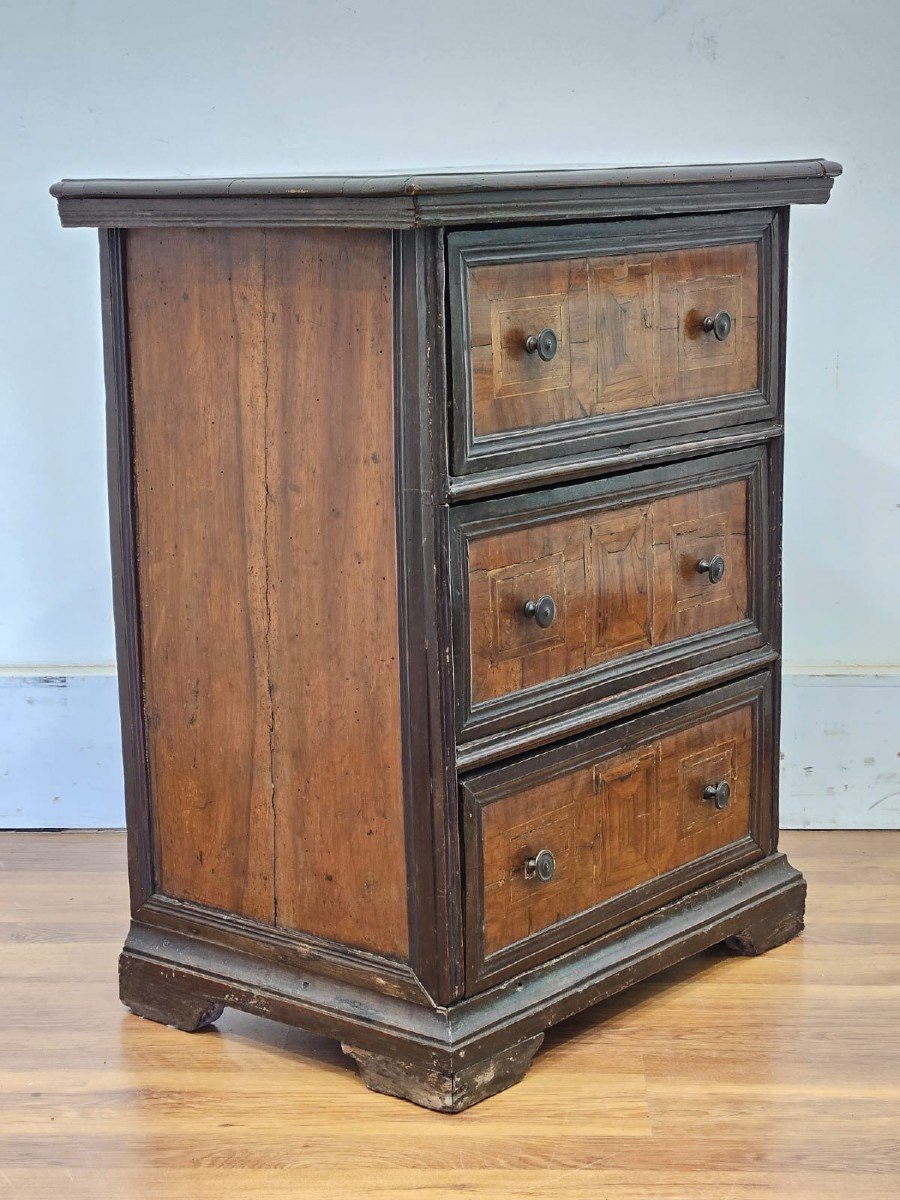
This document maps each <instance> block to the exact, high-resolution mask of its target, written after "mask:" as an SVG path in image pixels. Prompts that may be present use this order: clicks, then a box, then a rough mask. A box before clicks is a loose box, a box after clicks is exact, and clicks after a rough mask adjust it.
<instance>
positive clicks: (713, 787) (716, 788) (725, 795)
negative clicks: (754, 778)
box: [703, 779, 731, 808]
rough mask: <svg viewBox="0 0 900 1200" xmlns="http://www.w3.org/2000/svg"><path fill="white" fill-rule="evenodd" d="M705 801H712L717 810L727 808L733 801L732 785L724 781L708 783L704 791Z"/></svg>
mask: <svg viewBox="0 0 900 1200" xmlns="http://www.w3.org/2000/svg"><path fill="white" fill-rule="evenodd" d="M703 799H704V800H712V802H713V803H714V804H715V806H716V808H727V807H728V804H729V801H730V800H731V785H730V784H729V783H728V782H727V781H726V780H724V779H721V780H719V782H718V783H708V784H707V785H706V787H705V788H704V789H703Z"/></svg>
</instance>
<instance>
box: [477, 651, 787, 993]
mask: <svg viewBox="0 0 900 1200" xmlns="http://www.w3.org/2000/svg"><path fill="white" fill-rule="evenodd" d="M771 693H772V677H771V675H770V674H769V673H766V674H762V675H753V676H750V677H749V678H747V679H740V680H738V681H736V682H734V683H730V684H727V685H725V686H724V687H721V688H718V689H716V690H715V691H712V692H705V693H702V694H701V695H698V696H693V697H691V698H689V699H687V700H682V701H680V702H678V703H676V704H672V705H671V706H669V707H668V708H664V709H662V710H655V711H652V712H649V713H646V714H644V715H642V716H639V717H635V718H634V719H633V720H630V721H626V722H624V723H623V724H620V725H616V726H615V727H614V728H611V729H603V730H600V731H599V732H595V733H590V734H588V735H587V736H585V737H582V738H579V739H577V740H576V741H574V742H567V743H563V744H561V745H557V746H554V747H552V748H551V749H549V750H544V751H542V752H540V753H538V754H534V755H531V756H529V757H526V758H520V759H516V760H514V761H513V762H511V763H506V764H504V765H502V766H499V767H491V768H490V769H488V770H486V771H481V772H479V773H477V774H474V775H469V776H467V777H466V778H464V779H463V780H462V782H461V784H460V792H461V795H462V804H463V825H464V828H463V833H464V839H465V872H466V994H467V995H472V994H473V993H474V992H477V991H481V990H483V989H484V988H486V987H488V986H490V985H491V984H494V983H498V982H499V981H500V980H502V979H508V978H509V977H510V976H512V975H515V974H518V973H519V972H521V971H523V970H526V969H527V968H528V967H529V966H533V965H534V964H535V963H537V962H541V961H543V960H545V959H547V958H549V957H552V956H555V955H558V954H561V953H563V952H564V951H565V950H567V949H569V948H571V947H572V946H574V945H577V944H578V943H580V942H584V941H586V940H588V939H589V938H594V937H597V936H598V935H601V934H603V933H606V932H607V931H609V930H611V929H614V928H616V927H617V926H620V925H623V924H625V923H626V922H627V921H630V920H633V919H634V918H635V917H638V916H640V915H642V914H643V913H645V912H648V911H649V910H650V909H653V908H658V907H659V906H660V905H661V904H665V903H667V902H669V901H670V900H673V899H675V898H677V897H678V896H680V895H683V894H684V893H685V892H687V891H690V890H693V889H694V888H697V887H700V886H701V885H702V884H705V883H708V882H709V881H710V880H712V879H715V878H718V877H719V876H721V875H724V874H726V873H728V872H730V871H735V870H738V869H739V868H741V867H744V866H746V865H747V864H748V863H750V862H752V861H754V860H755V859H757V858H760V857H762V856H763V855H765V854H766V853H768V851H769V840H770V815H771V773H770V771H769V770H768V769H767V767H768V763H769V754H770V752H771V731H770V726H771V710H772V695H771ZM748 702H750V703H752V705H753V724H754V749H753V782H752V785H751V810H750V813H751V835H750V837H747V838H744V839H742V840H741V841H739V842H735V843H732V844H730V845H728V846H725V847H722V849H720V850H717V851H715V852H714V853H712V854H708V855H706V856H705V857H704V858H700V859H696V860H694V861H692V862H689V863H686V864H685V865H684V866H682V867H679V868H677V869H676V870H674V871H670V872H668V873H667V874H666V875H662V876H659V877H658V878H656V879H653V880H650V881H649V882H648V883H646V884H644V885H642V886H641V887H637V888H634V889H632V890H631V891H628V892H625V893H623V894H622V895H619V896H615V897H613V898H612V899H610V900H605V901H603V902H602V903H601V904H599V905H597V906H596V907H595V908H591V909H586V910H584V911H582V912H580V913H576V914H574V915H573V916H571V917H569V918H567V919H566V920H564V921H560V922H558V923H557V924H555V925H552V926H550V927H549V928H547V929H544V930H542V931H541V932H539V933H536V934H534V935H532V936H531V937H529V938H527V939H525V940H523V941H521V942H515V943H513V944H512V945H510V946H507V947H504V949H503V950H501V951H499V952H497V953H496V954H492V955H490V956H488V957H487V958H485V956H484V942H483V929H484V904H483V901H484V881H483V876H482V866H483V851H484V848H483V846H482V843H481V809H482V808H484V807H485V806H486V805H488V804H492V803H494V802H495V801H497V800H501V799H504V798H505V797H506V796H509V795H512V794H514V793H516V792H519V791H523V790H527V789H529V788H532V787H536V786H537V785H539V784H543V783H547V782H549V781H550V780H552V779H555V778H557V777H558V776H560V775H566V774H568V773H569V772H571V771H573V770H576V769H577V768H579V767H581V766H584V765H586V764H588V763H591V762H594V761H595V760H596V759H598V758H600V757H601V756H605V755H608V754H613V753H617V752H618V751H619V750H625V749H631V748H634V747H637V746H641V745H645V744H648V743H650V742H653V741H656V740H658V739H659V738H660V737H663V736H666V735H668V734H670V733H675V732H677V731H679V730H682V729H687V728H689V727H690V726H692V725H695V724H696V723H697V722H699V721H706V720H709V719H711V718H713V717H717V716H721V715H724V714H725V713H728V712H731V711H733V710H734V709H736V708H739V707H741V706H742V705H744V704H747V703H748Z"/></svg>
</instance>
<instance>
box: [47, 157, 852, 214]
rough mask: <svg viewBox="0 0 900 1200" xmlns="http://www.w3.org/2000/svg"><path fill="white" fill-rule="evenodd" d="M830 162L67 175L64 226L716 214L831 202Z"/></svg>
mask: <svg viewBox="0 0 900 1200" xmlns="http://www.w3.org/2000/svg"><path fill="white" fill-rule="evenodd" d="M840 172H841V167H840V165H839V164H837V163H833V162H828V161H826V160H824V159H800V160H794V161H785V162H769V163H729V164H708V165H695V166H681V167H665V166H652V167H629V168H621V167H598V168H569V169H565V168H559V169H555V170H547V171H496V172H494V171H490V172H475V173H473V172H459V173H447V174H437V175H434V174H395V175H381V176H371V175H370V176H364V175H361V176H307V177H285V178H256V179H254V178H240V177H238V178H230V179H64V180H62V181H61V182H59V183H56V184H54V185H53V187H52V188H51V189H50V191H51V194H52V195H53V196H55V197H56V199H57V200H58V201H59V212H60V219H61V221H62V223H63V225H66V226H85V225H98V226H129V225H144V226H150V225H203V224H210V225H215V224H223V225H261V224H273V225H274V224H279V225H323V224H324V225H328V224H340V225H345V226H354V225H356V226H371V225H376V226H385V227H393V228H398V229H399V228H414V227H416V226H420V225H448V224H466V223H469V224H471V223H474V222H479V221H480V222H484V223H493V222H498V221H507V222H509V221H537V220H554V219H564V218H567V217H568V218H576V219H578V218H587V217H610V216H617V215H623V214H626V213H630V214H633V215H639V214H644V215H655V214H659V213H663V212H678V211H694V212H711V211H715V210H722V209H733V208H761V207H762V208H765V207H770V206H773V205H780V204H824V203H825V202H826V201H827V199H828V196H829V193H830V191H831V187H832V184H833V181H834V178H835V176H837V175H839V174H840Z"/></svg>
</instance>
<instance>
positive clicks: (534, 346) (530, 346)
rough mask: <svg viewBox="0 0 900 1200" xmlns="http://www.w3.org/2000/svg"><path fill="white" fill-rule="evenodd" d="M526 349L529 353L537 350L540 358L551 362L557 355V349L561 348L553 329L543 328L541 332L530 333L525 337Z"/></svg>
mask: <svg viewBox="0 0 900 1200" xmlns="http://www.w3.org/2000/svg"><path fill="white" fill-rule="evenodd" d="M525 349H526V350H527V351H528V353H529V354H534V352H535V350H536V351H537V354H538V358H542V359H543V360H544V362H549V361H550V359H551V358H555V357H556V351H557V350H558V349H559V341H558V339H557V337H556V334H555V333H554V332H553V330H552V329H542V330H541V332H540V333H530V334H529V335H528V337H527V338H526V339H525Z"/></svg>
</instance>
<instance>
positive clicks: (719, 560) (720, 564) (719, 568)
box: [697, 554, 725, 583]
mask: <svg viewBox="0 0 900 1200" xmlns="http://www.w3.org/2000/svg"><path fill="white" fill-rule="evenodd" d="M697 570H698V571H699V572H700V574H701V575H709V582H710V583H720V582H721V580H722V577H723V576H724V574H725V559H724V558H723V557H722V555H721V554H716V555H715V556H714V557H713V558H701V559H700V561H699V562H698V563H697Z"/></svg>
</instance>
